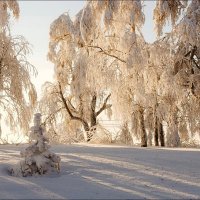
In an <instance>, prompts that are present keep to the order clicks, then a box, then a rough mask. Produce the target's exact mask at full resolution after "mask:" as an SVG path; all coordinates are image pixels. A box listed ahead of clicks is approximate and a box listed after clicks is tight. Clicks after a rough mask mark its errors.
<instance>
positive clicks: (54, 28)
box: [49, 0, 200, 146]
mask: <svg viewBox="0 0 200 200" xmlns="http://www.w3.org/2000/svg"><path fill="white" fill-rule="evenodd" d="M144 3H147V2H145V1H141V0H130V1H114V0H106V1H90V0H89V1H87V2H86V4H85V7H84V8H83V9H82V10H81V11H80V12H79V13H78V14H77V16H76V18H75V20H74V21H72V20H71V19H70V17H69V16H68V15H61V16H60V17H59V18H58V19H57V20H55V21H54V22H53V23H52V25H51V30H50V36H51V40H50V46H49V59H50V60H51V61H52V62H53V63H54V64H55V78H56V80H57V81H58V82H57V84H56V85H57V88H58V89H57V93H58V94H60V97H61V98H62V96H63V98H62V99H63V103H64V102H65V103H66V105H67V106H68V110H69V111H71V114H70V112H68V115H69V116H71V118H73V117H77V116H79V117H80V115H79V114H80V113H79V109H80V108H81V109H80V110H81V113H85V110H86V111H88V110H90V112H87V115H85V114H84V119H87V120H88V119H89V118H90V117H91V116H92V113H93V114H94V112H92V111H93V110H94V109H92V107H94V106H91V105H95V104H96V103H97V105H101V102H100V101H99V97H101V98H100V100H101V101H102V102H103V101H105V100H106V99H107V98H106V95H108V94H110V93H111V94H112V95H111V97H110V99H111V102H112V110H113V113H115V115H117V116H118V117H119V118H121V119H122V121H123V122H129V121H130V122H131V123H132V127H133V132H132V138H134V137H136V138H138V139H140V141H141V146H147V143H148V141H147V140H148V139H149V140H152V139H154V144H155V145H156V146H157V145H161V146H164V145H165V144H166V145H168V146H178V145H180V143H181V141H182V140H183V138H182V135H181V130H183V129H187V131H188V133H190V135H189V136H188V137H190V138H191V137H192V134H191V132H197V131H198V129H199V119H200V118H199V113H200V112H199V105H200V104H199V91H200V89H199V27H200V26H199V1H198V0H192V1H188V2H187V1H182V0H175V1H174V0H173V1H172V0H169V1H165V0H157V2H156V7H155V9H154V21H155V30H156V33H157V36H158V38H157V40H156V41H155V42H154V43H152V44H149V43H147V42H146V41H145V39H144V37H143V35H142V33H141V28H142V25H143V24H144V22H145V16H144V13H143V5H144ZM167 21H171V25H172V31H171V33H168V34H166V35H164V34H163V31H162V30H163V27H164V26H165V24H166V22H167ZM158 52H159V53H158ZM107 97H108V98H109V96H107ZM65 103H64V104H65ZM67 103H68V104H67ZM66 105H64V106H65V107H66ZM194 105H195V106H194ZM108 107H110V106H108ZM108 107H107V106H106V108H107V109H108ZM69 108H70V109H69ZM90 119H92V118H90ZM93 119H94V118H93ZM94 121H95V120H94ZM92 123H93V122H92V121H91V123H90V124H92ZM184 124H185V125H184ZM85 130H88V129H87V128H86V129H85ZM152 136H154V137H152ZM149 143H150V144H151V143H152V141H150V142H149Z"/></svg>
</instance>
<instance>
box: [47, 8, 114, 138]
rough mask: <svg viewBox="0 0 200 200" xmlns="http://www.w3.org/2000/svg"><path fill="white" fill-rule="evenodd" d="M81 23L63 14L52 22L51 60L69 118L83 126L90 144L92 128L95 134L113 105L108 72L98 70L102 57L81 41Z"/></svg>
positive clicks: (61, 99)
mask: <svg viewBox="0 0 200 200" xmlns="http://www.w3.org/2000/svg"><path fill="white" fill-rule="evenodd" d="M81 12H82V11H81ZM79 20H80V13H79V14H78V15H77V18H76V19H75V20H74V22H72V20H71V19H70V17H69V15H68V14H67V15H66V14H64V15H61V16H60V17H59V18H58V19H57V20H55V21H54V22H53V23H52V25H51V29H50V45H49V54H48V57H49V59H50V60H51V61H52V62H53V63H54V65H55V79H56V81H55V82H56V84H55V85H56V87H57V94H58V97H59V99H60V101H61V102H62V107H64V110H65V112H67V115H68V118H70V119H72V120H76V121H79V122H80V123H81V124H82V125H83V127H84V130H85V131H86V132H87V133H88V134H86V135H85V138H86V140H88V141H89V140H90V139H91V137H92V134H93V133H91V129H92V130H93V131H94V132H95V126H96V125H97V117H98V116H99V115H100V114H101V113H102V112H103V111H104V110H106V109H109V108H110V107H111V105H110V104H108V100H109V98H110V94H109V90H107V89H106V85H105V83H106V82H104V80H105V79H103V76H102V74H103V73H106V72H105V71H104V72H101V71H100V70H98V67H95V65H102V64H103V63H102V57H101V56H98V57H97V56H96V54H95V53H94V52H93V51H91V50H90V47H88V46H85V44H84V42H83V41H82V40H83V38H82V37H80V38H78V35H79V36H80V35H81V32H80V31H81V28H80V26H78V24H80V21H79ZM81 42H82V43H81ZM103 82H104V86H103ZM54 88H55V87H54ZM58 102H59V101H58ZM44 105H45V103H44ZM89 132H90V133H89Z"/></svg>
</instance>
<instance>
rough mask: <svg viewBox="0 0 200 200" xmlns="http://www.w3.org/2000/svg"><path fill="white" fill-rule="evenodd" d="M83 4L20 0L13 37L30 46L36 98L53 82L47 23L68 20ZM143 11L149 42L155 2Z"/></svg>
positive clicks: (144, 28)
mask: <svg viewBox="0 0 200 200" xmlns="http://www.w3.org/2000/svg"><path fill="white" fill-rule="evenodd" d="M84 3H85V2H84V1H76V0H74V1H19V6H20V18H19V19H18V20H17V21H16V20H15V21H12V27H11V30H12V34H14V35H23V36H24V37H25V38H26V39H27V40H28V42H29V43H30V44H31V45H32V46H31V48H32V54H31V55H29V56H28V60H29V61H30V62H31V63H32V64H33V65H34V66H35V67H36V69H37V71H38V75H37V77H36V78H34V77H33V78H32V81H33V83H34V84H35V86H36V89H37V92H38V96H39V97H40V96H41V86H42V84H43V83H44V82H45V81H52V80H53V70H54V67H53V64H52V63H51V62H49V61H48V60H47V53H48V42H49V28H50V24H51V23H52V22H53V21H54V20H55V19H57V18H58V17H59V16H60V15H61V14H63V13H64V12H68V13H69V15H70V16H71V17H73V16H75V15H76V14H77V13H78V11H79V10H80V9H81V8H83V6H84ZM145 4H146V6H144V12H145V15H146V22H145V25H144V27H143V34H144V37H145V38H146V40H147V41H148V42H153V41H154V40H155V34H154V31H153V7H154V5H155V1H146V2H145Z"/></svg>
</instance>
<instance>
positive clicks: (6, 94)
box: [0, 1, 36, 132]
mask: <svg viewBox="0 0 200 200" xmlns="http://www.w3.org/2000/svg"><path fill="white" fill-rule="evenodd" d="M11 13H12V14H13V16H14V17H15V18H18V17H19V6H18V3H17V1H1V2H0V109H1V114H2V115H3V116H4V117H6V118H7V121H8V124H9V125H10V127H11V128H12V129H15V128H16V127H18V125H19V126H20V127H21V128H22V130H24V132H26V131H27V130H28V124H29V121H30V119H31V112H32V109H33V106H34V104H35V103H36V91H35V88H34V86H33V84H32V83H31V80H30V74H31V73H33V74H36V70H35V68H34V67H33V66H32V65H31V64H30V63H29V62H28V61H27V58H26V55H27V54H28V53H29V52H30V50H29V46H28V45H29V44H28V42H27V41H26V40H25V39H24V37H23V36H16V37H13V36H12V35H11V33H10V28H9V19H10V16H11Z"/></svg>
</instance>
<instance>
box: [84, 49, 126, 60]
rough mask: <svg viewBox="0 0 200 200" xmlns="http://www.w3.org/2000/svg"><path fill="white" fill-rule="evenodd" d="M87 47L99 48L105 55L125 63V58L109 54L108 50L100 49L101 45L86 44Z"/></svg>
mask: <svg viewBox="0 0 200 200" xmlns="http://www.w3.org/2000/svg"><path fill="white" fill-rule="evenodd" d="M87 47H90V48H95V49H100V51H99V52H102V53H104V54H105V55H107V56H110V57H113V58H116V59H117V60H119V61H121V62H123V63H126V61H125V60H123V59H121V58H119V57H117V56H115V55H112V54H109V53H108V52H106V51H105V50H103V49H102V48H101V47H99V46H92V45H89V46H87Z"/></svg>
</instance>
